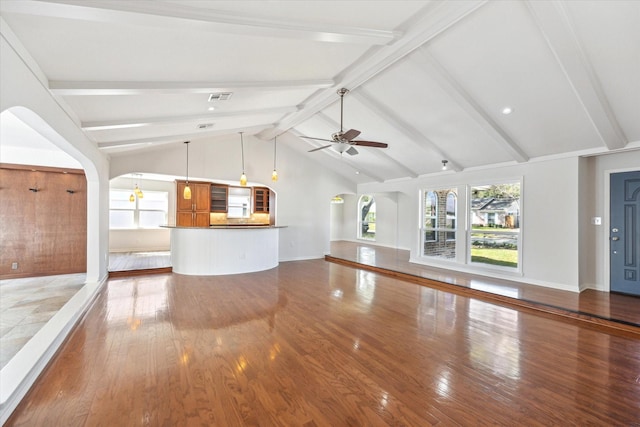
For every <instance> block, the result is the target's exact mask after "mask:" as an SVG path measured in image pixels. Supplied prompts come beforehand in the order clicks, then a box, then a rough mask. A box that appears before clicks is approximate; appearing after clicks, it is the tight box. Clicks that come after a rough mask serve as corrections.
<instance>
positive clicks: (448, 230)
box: [421, 188, 458, 259]
mask: <svg viewBox="0 0 640 427" xmlns="http://www.w3.org/2000/svg"><path fill="white" fill-rule="evenodd" d="M423 194H424V200H423V218H424V221H423V229H422V233H421V234H422V236H423V241H422V255H424V256H431V257H439V258H447V259H449V258H455V256H456V226H457V210H458V196H457V189H455V188H453V189H446V190H437V191H435V190H425V191H424V192H423Z"/></svg>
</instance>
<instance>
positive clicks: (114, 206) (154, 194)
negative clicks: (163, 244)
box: [109, 189, 169, 229]
mask: <svg viewBox="0 0 640 427" xmlns="http://www.w3.org/2000/svg"><path fill="white" fill-rule="evenodd" d="M131 195H132V192H131V190H124V189H112V190H111V191H110V192H109V228H111V229H136V228H158V227H159V226H161V225H163V224H166V223H167V215H168V211H169V193H168V192H166V191H145V192H144V197H143V198H139V197H135V196H134V200H133V201H130V197H131Z"/></svg>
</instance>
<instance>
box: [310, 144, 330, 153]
mask: <svg viewBox="0 0 640 427" xmlns="http://www.w3.org/2000/svg"><path fill="white" fill-rule="evenodd" d="M329 147H331V145H325V146H323V147H318V148H314V149H313V150H309V151H308V152H309V153H313V152H314V151H319V150H324V149H325V148H329Z"/></svg>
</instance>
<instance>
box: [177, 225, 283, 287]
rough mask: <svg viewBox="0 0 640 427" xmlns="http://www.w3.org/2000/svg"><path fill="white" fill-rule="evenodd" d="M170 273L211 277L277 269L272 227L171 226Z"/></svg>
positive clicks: (276, 234) (275, 231) (275, 232)
mask: <svg viewBox="0 0 640 427" xmlns="http://www.w3.org/2000/svg"><path fill="white" fill-rule="evenodd" d="M168 228H170V229H171V263H172V266H173V272H174V273H178V274H187V275H202V276H213V275H221V274H238V273H251V272H254V271H262V270H268V269H271V268H274V267H277V266H278V240H279V233H280V230H279V229H280V228H283V227H276V226H250V225H249V226H211V227H208V228H198V227H171V226H169V227H168Z"/></svg>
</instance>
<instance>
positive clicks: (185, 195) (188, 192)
mask: <svg viewBox="0 0 640 427" xmlns="http://www.w3.org/2000/svg"><path fill="white" fill-rule="evenodd" d="M190 142H191V141H185V142H184V143H185V144H187V179H186V185H185V186H184V191H183V192H182V197H183V198H185V199H187V200H189V199H191V188H189V143H190Z"/></svg>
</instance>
